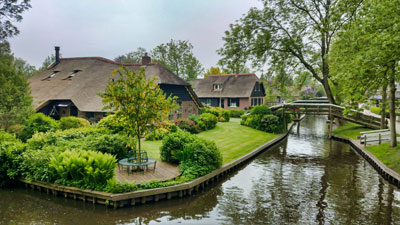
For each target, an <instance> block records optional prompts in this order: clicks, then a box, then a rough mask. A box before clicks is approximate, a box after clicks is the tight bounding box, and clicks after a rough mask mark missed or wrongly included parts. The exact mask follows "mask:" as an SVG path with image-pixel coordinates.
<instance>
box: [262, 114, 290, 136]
mask: <svg viewBox="0 0 400 225" xmlns="http://www.w3.org/2000/svg"><path fill="white" fill-rule="evenodd" d="M259 128H260V129H259V130H263V131H265V132H269V133H282V132H283V131H284V126H283V123H282V122H281V121H279V117H277V116H275V115H264V116H263V117H262V119H261V122H260V126H259Z"/></svg>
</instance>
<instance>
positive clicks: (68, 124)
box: [60, 116, 90, 130]
mask: <svg viewBox="0 0 400 225" xmlns="http://www.w3.org/2000/svg"><path fill="white" fill-rule="evenodd" d="M88 126H90V123H89V121H87V120H85V119H83V118H79V117H75V116H68V117H63V118H61V119H60V128H61V129H62V130H66V129H71V128H80V127H88Z"/></svg>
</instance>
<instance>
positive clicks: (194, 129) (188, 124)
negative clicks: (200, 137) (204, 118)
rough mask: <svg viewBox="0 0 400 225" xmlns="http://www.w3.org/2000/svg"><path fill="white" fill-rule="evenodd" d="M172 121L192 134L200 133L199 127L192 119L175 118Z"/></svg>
mask: <svg viewBox="0 0 400 225" xmlns="http://www.w3.org/2000/svg"><path fill="white" fill-rule="evenodd" d="M174 123H175V124H176V126H178V127H179V128H181V129H182V130H185V131H188V132H190V133H192V134H198V133H200V131H201V130H200V127H199V125H197V124H196V123H195V122H194V121H192V120H188V119H179V120H175V121H174Z"/></svg>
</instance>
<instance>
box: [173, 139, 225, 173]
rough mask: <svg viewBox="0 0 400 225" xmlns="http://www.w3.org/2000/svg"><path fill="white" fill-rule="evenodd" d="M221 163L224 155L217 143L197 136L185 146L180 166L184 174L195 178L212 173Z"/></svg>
mask: <svg viewBox="0 0 400 225" xmlns="http://www.w3.org/2000/svg"><path fill="white" fill-rule="evenodd" d="M221 165H222V155H221V153H220V152H219V150H218V148H217V146H216V145H215V143H214V142H211V141H207V140H204V139H201V138H196V139H195V140H194V141H193V142H191V143H187V144H186V145H185V146H184V148H183V152H182V157H181V164H180V165H179V168H180V170H181V171H182V176H184V177H187V178H189V179H194V178H196V177H199V176H203V175H206V174H208V173H210V172H211V171H213V170H215V169H217V168H219V167H221Z"/></svg>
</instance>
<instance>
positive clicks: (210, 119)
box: [199, 113, 218, 130]
mask: <svg viewBox="0 0 400 225" xmlns="http://www.w3.org/2000/svg"><path fill="white" fill-rule="evenodd" d="M200 122H201V124H199V127H204V128H205V130H210V129H213V128H215V126H216V125H217V123H218V119H217V117H216V116H215V115H213V114H211V113H203V114H201V115H200V117H199V123H200Z"/></svg>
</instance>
